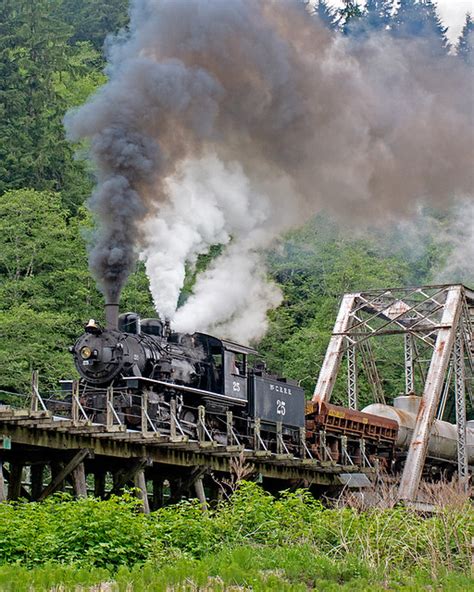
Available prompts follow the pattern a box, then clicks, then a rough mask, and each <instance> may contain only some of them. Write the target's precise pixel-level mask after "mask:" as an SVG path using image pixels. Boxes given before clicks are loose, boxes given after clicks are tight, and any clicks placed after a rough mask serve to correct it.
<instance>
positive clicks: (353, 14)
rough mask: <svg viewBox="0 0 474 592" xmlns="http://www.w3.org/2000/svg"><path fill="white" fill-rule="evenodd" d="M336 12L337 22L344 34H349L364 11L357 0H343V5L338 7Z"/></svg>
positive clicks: (355, 27)
mask: <svg viewBox="0 0 474 592" xmlns="http://www.w3.org/2000/svg"><path fill="white" fill-rule="evenodd" d="M338 14H339V19H338V21H337V24H338V25H339V27H340V29H341V31H342V32H343V33H344V35H350V34H351V32H353V31H355V30H356V29H357V26H358V22H359V20H360V19H361V17H362V16H363V14H364V12H363V10H362V7H361V5H360V4H359V2H358V1H357V0H344V7H343V8H340V9H339V11H338Z"/></svg>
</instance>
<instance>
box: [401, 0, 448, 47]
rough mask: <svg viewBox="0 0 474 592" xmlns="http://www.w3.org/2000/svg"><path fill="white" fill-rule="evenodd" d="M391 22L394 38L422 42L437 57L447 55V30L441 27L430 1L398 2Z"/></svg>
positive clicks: (412, 0) (402, 0) (411, 0)
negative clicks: (392, 23)
mask: <svg viewBox="0 0 474 592" xmlns="http://www.w3.org/2000/svg"><path fill="white" fill-rule="evenodd" d="M393 22H394V25H393V27H392V30H393V33H394V35H395V36H397V37H400V38H405V39H410V38H411V39H415V38H416V39H419V40H421V41H424V42H425V43H426V45H427V46H428V47H429V48H430V51H431V52H432V53H434V54H437V55H443V54H447V53H448V51H449V47H450V45H449V42H448V38H447V37H446V31H447V30H448V29H447V27H444V26H443V23H442V22H441V19H440V18H439V16H438V13H437V10H436V6H435V4H433V2H432V0H400V4H399V8H398V11H397V13H396V15H395V17H394V19H393Z"/></svg>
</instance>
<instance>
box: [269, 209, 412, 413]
mask: <svg viewBox="0 0 474 592" xmlns="http://www.w3.org/2000/svg"><path fill="white" fill-rule="evenodd" d="M348 235H349V233H348V231H347V230H346V229H344V228H338V227H337V226H336V224H335V223H333V222H331V221H330V220H328V219H327V218H326V217H325V216H319V217H318V218H316V219H315V220H313V221H312V222H310V223H308V224H307V225H306V226H305V228H303V229H301V230H298V231H296V232H293V233H291V234H290V235H289V236H288V237H287V240H286V242H285V243H283V244H282V245H280V246H279V248H277V249H276V250H275V251H274V252H273V253H271V254H270V256H269V265H270V270H271V273H272V276H273V278H274V279H275V281H277V282H278V283H279V284H280V285H281V286H282V289H283V293H284V302H283V304H282V306H280V308H278V309H277V310H275V311H273V312H272V313H271V323H270V329H269V331H268V333H267V335H266V336H265V338H264V340H263V342H262V343H261V346H260V347H261V349H262V351H263V352H264V353H265V356H266V358H267V359H268V362H269V366H270V367H271V368H272V369H274V370H275V371H278V372H280V373H282V374H283V375H285V376H289V377H290V378H294V379H296V380H300V381H301V384H302V385H303V386H304V387H305V388H306V390H307V394H309V393H310V392H311V391H312V389H313V388H314V384H315V382H316V378H317V374H318V371H319V368H320V366H321V363H322V361H323V358H324V353H325V351H326V346H327V344H328V341H329V337H330V334H331V331H332V327H333V324H334V320H335V317H336V314H337V310H338V307H339V302H340V298H341V296H342V294H343V293H345V292H350V291H358V290H364V289H369V288H378V287H385V286H396V285H407V283H409V279H410V274H411V269H412V265H411V264H410V263H409V262H407V261H404V259H403V256H401V255H400V254H396V253H394V249H393V248H392V252H388V249H387V248H385V249H384V248H383V244H384V242H385V241H386V238H385V237H384V238H383V240H381V239H380V237H379V236H378V235H377V233H376V232H373V233H372V234H369V235H367V236H365V237H364V238H360V239H357V238H356V239H354V238H348ZM400 243H401V244H403V243H402V241H398V244H400ZM417 263H418V260H417V261H416V262H415V264H414V265H417ZM388 357H389V356H388ZM385 374H387V375H388V376H391V377H392V380H390V381H389V383H388V384H387V385H386V386H387V390H388V392H392V393H394V394H396V393H398V391H399V390H400V388H399V383H400V376H401V373H400V370H399V369H398V368H394V369H393V370H390V371H389V372H388V373H387V372H386V373H385ZM341 385H342V382H341ZM336 386H338V385H336ZM360 386H361V402H362V403H363V402H364V400H365V399H364V397H365V398H366V399H367V400H369V397H370V393H369V387H368V385H364V384H363V383H361V385H360ZM364 387H365V388H364ZM338 390H340V391H341V393H342V392H343V390H344V389H343V388H341V389H338V388H336V393H335V400H336V401H337V400H338V396H339V395H338Z"/></svg>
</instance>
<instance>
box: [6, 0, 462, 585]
mask: <svg viewBox="0 0 474 592" xmlns="http://www.w3.org/2000/svg"><path fill="white" fill-rule="evenodd" d="M176 1H178V0H176ZM286 1H287V2H300V3H301V2H302V0H286ZM303 4H304V5H305V7H306V12H307V18H308V19H319V20H320V21H322V23H323V24H324V27H326V28H327V30H328V31H329V32H330V34H338V35H341V37H343V38H344V39H345V42H346V43H347V44H348V46H349V47H353V48H354V51H358V48H359V44H361V43H363V42H364V40H367V39H368V38H369V37H370V36H371V35H373V34H377V35H382V36H383V35H385V36H387V37H396V38H398V39H401V40H402V41H403V40H405V39H407V40H408V39H410V40H416V41H417V43H418V44H419V47H420V51H422V52H426V53H427V54H429V55H430V56H435V57H436V58H438V57H439V58H440V59H441V58H442V59H443V60H447V63H448V64H451V63H453V64H454V63H457V62H460V61H462V62H464V63H465V64H466V65H467V68H466V72H467V73H470V72H473V73H474V70H471V69H472V68H474V48H473V46H474V20H473V18H472V17H471V16H470V15H466V17H465V22H464V26H463V29H462V32H461V34H460V36H459V38H458V39H457V40H453V38H452V35H450V36H449V37H448V30H447V28H446V26H445V25H444V24H443V23H442V21H441V20H440V18H439V15H438V13H437V8H436V4H435V2H433V1H432V0H395V1H392V0H367V1H366V2H362V1H359V0H345V1H344V3H343V6H342V8H340V9H335V8H334V7H333V6H332V4H331V3H329V2H325V1H324V0H319V1H318V0H312V1H311V2H306V1H304V2H303ZM128 5H129V2H128V0H35V1H34V2H32V1H31V0H2V2H1V3H0V68H1V70H0V193H1V199H0V400H2V401H4V400H5V398H6V395H5V393H28V392H29V389H30V381H31V372H32V370H38V371H39V376H40V389H41V391H42V392H43V393H48V392H51V391H57V389H58V384H59V380H60V379H64V378H72V377H75V371H74V367H73V364H72V359H71V355H70V353H69V351H68V347H69V346H70V345H72V344H73V343H74V341H75V339H76V338H77V336H78V335H80V334H81V333H82V330H83V327H84V324H85V323H86V322H87V321H88V320H89V319H90V318H96V319H98V320H99V321H101V322H102V321H103V308H104V307H103V304H104V297H103V295H102V293H101V292H100V290H99V289H98V287H97V285H96V282H95V280H94V278H93V276H92V275H91V272H90V270H89V266H88V253H89V250H90V244H91V243H92V241H93V238H94V233H95V221H94V219H93V216H92V214H91V212H90V210H89V208H88V202H89V200H90V197H91V195H92V194H93V191H94V186H95V184H96V178H97V175H96V171H95V170H94V167H93V164H92V163H91V161H90V160H89V159H88V148H89V147H88V145H87V142H79V143H75V144H74V143H71V142H69V141H68V140H67V139H66V135H65V129H64V117H65V114H66V113H67V112H68V111H69V110H70V109H72V108H74V107H76V106H79V105H82V104H84V102H85V101H86V100H87V99H88V97H90V96H91V95H93V93H95V92H96V91H97V90H98V89H99V88H100V87H101V86H102V85H103V84H104V83H105V82H106V81H107V77H108V72H107V59H106V56H107V52H108V50H109V46H110V39H111V36H116V37H115V38H116V39H120V36H121V35H123V32H124V31H126V30H127V26H128V21H129V13H128V10H129V6H128ZM347 100H350V97H348V98H347ZM453 204H454V205H453V207H451V208H449V209H442V208H439V209H438V208H435V207H433V206H432V205H431V204H430V203H426V204H425V205H424V206H420V207H418V209H417V210H416V214H415V215H413V216H411V217H410V218H400V219H398V220H397V221H393V220H381V221H380V224H375V223H373V221H372V223H371V224H370V225H366V226H365V227H361V226H358V227H357V228H354V227H353V226H352V225H351V224H350V223H349V222H347V221H346V222H341V221H340V220H336V219H334V217H333V216H331V215H330V214H329V213H328V212H326V211H324V209H322V210H321V211H320V212H319V213H318V214H317V215H316V216H314V217H312V218H310V219H308V220H307V222H306V224H305V225H304V226H303V227H301V228H296V229H294V230H291V231H290V232H287V233H286V234H285V235H283V236H281V237H279V238H278V240H277V241H275V242H274V243H273V244H272V246H271V248H269V249H268V251H267V252H266V253H265V258H266V262H267V267H268V273H269V274H270V276H271V279H272V280H273V281H274V282H275V283H276V284H277V285H278V286H279V287H280V289H281V291H282V293H283V301H282V303H281V305H280V306H279V307H278V308H275V309H274V310H272V311H271V312H270V313H269V316H270V319H269V330H268V332H267V334H266V335H265V337H264V338H263V339H262V341H261V342H260V343H256V344H255V345H256V346H257V347H258V349H259V350H260V351H261V352H262V353H263V354H264V356H265V358H266V359H267V361H268V364H269V366H270V368H271V369H272V370H274V371H275V372H279V373H282V374H283V375H285V376H288V377H291V378H294V379H297V380H299V381H301V384H302V385H303V386H304V387H305V389H306V390H307V393H308V394H309V393H310V392H311V391H312V389H313V388H314V384H315V382H316V378H317V374H318V371H319V368H320V365H321V363H322V360H323V356H324V352H325V349H326V346H327V343H328V339H329V336H330V333H331V330H332V327H333V324H334V320H335V316H336V313H337V310H338V305H339V302H340V299H341V296H342V295H343V294H344V293H345V292H347V291H352V290H356V291H359V290H364V289H369V288H378V287H394V286H415V285H426V284H431V283H445V282H447V283H451V282H463V283H465V284H466V285H470V286H471V287H474V268H473V267H472V257H474V252H473V250H472V249H473V242H474V241H472V234H473V222H474V208H473V205H472V197H471V201H469V199H468V196H466V197H463V196H460V197H459V199H458V200H457V202H456V203H454V202H453ZM219 248H220V247H219V245H214V246H213V247H212V248H211V249H210V250H209V252H208V253H206V254H204V255H201V256H200V257H199V259H198V260H197V263H196V265H195V266H194V267H192V266H189V268H188V269H187V276H186V280H185V284H184V289H183V290H182V293H181V295H180V302H181V303H184V302H185V301H186V299H188V298H189V297H190V296H191V295H192V293H193V287H194V286H195V281H196V275H197V273H198V272H200V271H202V270H204V269H206V268H207V266H208V265H209V264H210V262H211V261H212V260H213V258H214V257H215V256H216V254H218V253H219ZM120 305H121V309H122V311H126V310H133V311H137V312H138V313H140V315H142V316H144V317H147V316H154V315H156V312H155V310H154V306H153V300H152V296H151V293H150V289H149V280H148V278H147V275H146V273H145V266H144V264H143V263H142V262H138V263H137V265H136V269H135V271H134V273H132V274H131V275H130V277H129V279H128V282H127V284H126V286H125V289H124V291H123V293H122V297H121V303H120ZM375 353H376V354H377V351H376V352H375ZM381 353H382V352H381ZM385 353H386V352H385ZM384 370H385V372H384V377H385V378H384V380H385V381H387V384H384V387H385V390H386V392H387V393H391V394H392V395H393V396H395V395H397V394H398V393H399V392H400V391H401V390H402V389H403V385H402V384H401V380H402V378H401V376H402V375H401V371H400V368H398V367H397V366H393V367H391V366H388V367H385V368H384ZM361 386H362V392H361V404H365V403H366V402H368V401H365V400H364V396H365V395H364V384H363V383H362V385H361ZM365 386H366V385H365ZM365 390H366V391H368V390H369V389H365ZM337 396H338V393H337V392H336V396H335V401H337ZM234 477H235V476H234ZM221 487H222V490H223V493H222V496H220V499H219V501H216V503H215V504H213V505H210V506H209V507H208V508H207V509H206V510H205V511H203V508H202V507H201V505H200V504H199V503H198V502H197V500H183V501H182V502H181V503H178V504H176V505H169V506H165V507H162V508H160V509H159V510H157V511H154V512H152V513H151V514H148V515H145V514H144V513H142V512H141V511H140V509H141V506H140V502H139V500H137V498H136V495H135V493H136V492H134V491H133V490H132V491H125V493H124V495H122V496H121V497H117V496H115V495H111V496H110V497H109V498H108V499H107V500H103V501H101V500H99V499H95V498H93V497H87V498H81V499H77V500H73V499H72V498H71V496H70V495H69V494H68V493H64V492H61V493H58V494H56V495H54V496H52V497H49V498H48V499H47V500H46V501H44V502H31V503H28V502H25V501H24V500H19V501H13V502H6V503H1V504H0V590H2V591H3V590H4V591H8V592H22V591H25V592H31V591H32V590H35V591H43V590H44V591H48V592H52V591H53V590H55V591H57V592H59V591H64V592H66V591H67V590H71V591H72V590H74V591H75V592H78V591H83V592H84V591H85V590H89V591H91V592H92V591H93V592H116V591H120V592H131V591H132V590H133V591H135V590H136V591H140V590H156V591H158V590H163V591H166V592H171V591H182V592H185V591H194V592H195V591H198V590H202V591H211V590H212V591H215V590H216V591H217V590H222V591H224V590H226V591H236V592H237V591H244V590H245V591H247V590H248V591H260V590H261V591H273V590H301V591H306V590H322V591H325V592H326V591H331V590H351V591H357V590H360V591H361V592H362V591H366V590H374V591H377V590H380V591H385V590H397V591H400V592H401V591H407V592H408V591H415V590H472V589H473V588H472V570H471V567H472V566H471V561H472V540H474V539H473V536H474V532H473V524H474V520H473V506H472V502H471V501H470V500H469V499H468V496H467V495H466V494H464V493H459V491H458V490H457V489H455V487H454V486H453V485H451V484H447V483H442V484H441V485H440V486H439V487H438V488H433V487H432V488H431V489H430V486H427V488H428V489H427V491H426V492H425V493H426V495H427V496H428V498H427V499H429V500H430V502H432V504H433V507H434V510H433V512H431V513H430V514H429V515H427V514H421V513H419V512H416V511H414V510H412V509H411V508H409V507H405V506H402V505H399V504H397V503H396V500H395V496H394V491H390V490H389V488H387V490H386V491H382V493H381V495H380V499H381V502H380V503H379V505H378V507H372V508H367V507H365V506H363V505H361V504H360V503H358V502H360V499H361V498H357V496H355V497H352V498H351V497H350V496H347V498H344V497H343V496H341V497H340V498H339V499H336V500H334V499H331V500H329V501H328V500H327V499H325V500H324V501H321V500H316V499H315V498H314V497H312V496H311V495H310V493H309V491H307V490H304V489H297V490H294V491H285V492H280V494H279V495H278V496H276V497H274V496H272V495H270V494H268V493H266V492H265V491H263V489H262V488H261V487H259V486H258V485H257V484H256V483H254V482H245V481H244V480H238V479H233V480H231V481H229V482H228V483H224V482H222V483H221ZM430 496H431V497H430Z"/></svg>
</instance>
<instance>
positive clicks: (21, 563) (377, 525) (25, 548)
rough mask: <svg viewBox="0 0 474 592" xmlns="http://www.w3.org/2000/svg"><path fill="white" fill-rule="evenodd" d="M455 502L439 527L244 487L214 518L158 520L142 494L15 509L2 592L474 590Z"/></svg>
mask: <svg viewBox="0 0 474 592" xmlns="http://www.w3.org/2000/svg"><path fill="white" fill-rule="evenodd" d="M452 502H453V503H446V500H445V502H444V503H441V504H438V505H437V507H436V511H435V512H434V513H433V514H432V515H430V516H428V517H426V516H421V515H420V514H419V513H417V512H415V511H413V510H410V509H409V508H406V507H403V506H394V507H390V508H381V507H379V508H371V509H366V510H364V511H361V510H360V509H358V508H354V507H347V506H346V507H341V508H327V507H324V506H323V505H322V504H321V502H319V501H317V500H315V499H314V498H313V497H312V496H311V495H310V494H309V493H308V492H307V491H305V490H300V491H297V492H295V493H289V492H284V493H282V494H281V496H280V497H279V498H274V497H272V496H270V495H269V494H267V493H265V492H264V491H263V490H262V489H261V488H259V487H258V486H257V485H255V484H254V483H245V482H244V483H242V484H241V485H240V487H238V488H237V490H236V491H235V492H234V494H233V496H232V498H231V499H230V500H226V501H224V502H222V503H221V504H220V505H219V506H218V507H217V508H216V509H214V510H212V511H210V512H206V513H204V512H202V509H201V507H200V505H199V504H198V503H197V502H194V501H187V502H182V503H181V504H179V505H176V506H170V507H166V508H163V509H160V510H158V511H156V512H153V513H152V514H150V515H149V516H146V515H144V514H142V513H140V512H139V511H138V505H137V504H139V502H137V500H136V499H135V498H134V496H133V495H125V496H123V497H120V498H119V497H112V498H111V499H110V500H107V501H99V500H96V499H91V498H89V499H81V500H77V501H72V500H71V499H70V498H68V497H67V496H65V495H64V494H62V495H58V496H54V497H52V498H50V499H48V500H46V501H45V502H43V503H23V502H15V503H3V504H0V590H2V591H3V590H5V591H7V590H8V591H11V592H13V591H15V592H16V591H17V590H18V591H21V590H25V591H26V590H28V592H30V590H52V589H53V587H54V586H56V585H61V586H62V589H63V590H75V589H76V588H75V586H79V585H81V586H83V587H85V588H84V589H88V588H87V587H88V586H89V587H90V586H93V585H99V584H101V583H102V587H103V590H106V589H107V590H108V591H109V590H110V591H112V590H113V591H114V592H115V591H116V590H117V591H118V590H120V591H122V590H124V591H125V590H126V591H127V592H129V591H131V590H133V591H135V590H148V589H150V590H161V589H163V590H188V589H189V590H221V589H222V590H229V589H231V588H229V587H230V586H237V588H236V589H239V590H250V589H252V590H286V589H288V590H289V589H291V590H300V589H301V590H307V589H317V590H319V589H321V590H331V589H347V590H349V589H351V590H366V589H368V588H367V587H370V588H371V589H372V590H377V589H380V590H381V589H394V590H395V589H397V590H402V589H407V590H408V589H411V590H418V589H420V590H421V589H423V586H428V585H433V583H434V582H437V584H436V585H437V586H438V587H437V588H435V589H447V590H449V589H452V590H455V589H459V590H468V589H471V588H470V587H469V586H470V585H471V580H470V574H471V572H470V570H471V560H472V558H471V540H472V537H473V536H474V510H473V507H472V505H471V504H470V502H469V501H468V500H466V499H465V497H464V498H459V497H458V498H456V499H454V498H453V500H452ZM107 582H109V583H108V584H106V583H107ZM110 582H113V583H110ZM454 584H455V585H456V587H452V586H454ZM104 586H108V588H107V587H105V588H104ZM127 586H128V588H127ZM331 586H332V587H331ZM344 586H346V588H344ZM364 586H366V587H364ZM377 586H378V588H377ZM397 586H398V587H397ZM404 586H405V588H404ZM407 586H408V587H407ZM410 586H412V587H411V588H410ZM413 586H420V587H413ZM440 586H443V587H441V588H440ZM444 586H448V587H446V588H445V587H444ZM473 589H474V588H473ZM58 590H59V589H58Z"/></svg>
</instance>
